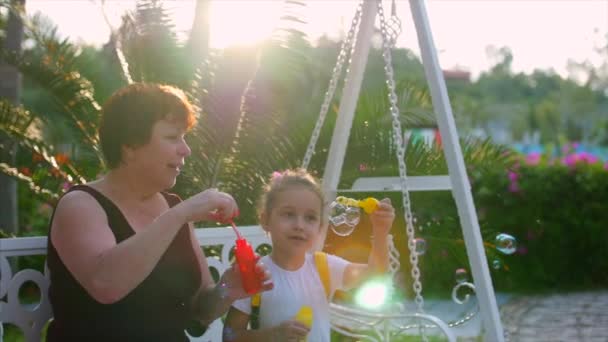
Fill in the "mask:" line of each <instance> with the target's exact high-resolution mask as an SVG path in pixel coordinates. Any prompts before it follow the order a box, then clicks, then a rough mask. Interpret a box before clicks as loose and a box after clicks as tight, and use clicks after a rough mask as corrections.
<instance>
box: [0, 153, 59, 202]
mask: <svg viewBox="0 0 608 342" xmlns="http://www.w3.org/2000/svg"><path fill="white" fill-rule="evenodd" d="M0 173H3V174H5V175H7V176H9V177H11V178H13V179H16V180H18V181H20V182H21V183H23V184H25V185H27V186H28V188H29V189H30V190H31V191H32V192H33V193H34V194H35V195H36V196H38V197H40V198H42V199H44V200H46V201H48V202H54V201H56V200H57V199H59V196H60V195H59V194H58V193H57V192H55V191H53V190H51V189H47V188H43V187H40V186H39V185H38V183H37V182H34V180H33V179H32V178H31V177H28V176H26V175H24V174H23V173H21V172H19V171H18V170H17V169H16V168H14V167H11V166H9V165H8V164H6V163H0Z"/></svg>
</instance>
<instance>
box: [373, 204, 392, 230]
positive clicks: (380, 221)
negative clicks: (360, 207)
mask: <svg viewBox="0 0 608 342" xmlns="http://www.w3.org/2000/svg"><path fill="white" fill-rule="evenodd" d="M369 218H370V221H371V222H372V230H373V233H374V235H380V236H385V235H388V232H389V231H390V230H391V227H392V226H393V222H394V221H395V208H393V205H392V204H391V200H390V199H389V198H384V199H382V200H381V201H380V202H378V207H377V208H376V210H374V212H373V213H371V214H370V216H369Z"/></svg>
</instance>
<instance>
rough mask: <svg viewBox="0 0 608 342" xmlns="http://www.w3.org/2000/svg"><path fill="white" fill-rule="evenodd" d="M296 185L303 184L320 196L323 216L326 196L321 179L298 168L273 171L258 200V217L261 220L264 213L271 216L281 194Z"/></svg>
mask: <svg viewBox="0 0 608 342" xmlns="http://www.w3.org/2000/svg"><path fill="white" fill-rule="evenodd" d="M294 186H303V187H305V188H307V189H309V190H310V191H312V192H314V193H315V194H316V195H317V196H318V197H319V205H320V214H321V217H324V215H323V214H324V211H325V196H324V195H323V190H322V189H321V186H320V183H319V181H318V180H317V179H316V178H315V177H314V176H313V175H311V174H310V173H309V172H308V171H306V170H305V169H301V168H298V169H294V170H286V171H283V172H274V173H273V175H272V176H271V177H270V179H269V180H268V183H266V186H264V191H263V193H262V196H261V197H260V200H259V201H258V218H259V219H260V220H261V218H262V214H266V216H269V215H270V212H271V211H272V209H273V208H274V207H275V204H276V201H277V197H278V196H279V194H280V193H281V192H282V191H285V190H287V189H290V188H292V187H294Z"/></svg>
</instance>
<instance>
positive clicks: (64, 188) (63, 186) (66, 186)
mask: <svg viewBox="0 0 608 342" xmlns="http://www.w3.org/2000/svg"><path fill="white" fill-rule="evenodd" d="M71 187H72V183H70V182H64V183H63V184H62V185H61V188H62V189H63V191H68V190H70V188H71Z"/></svg>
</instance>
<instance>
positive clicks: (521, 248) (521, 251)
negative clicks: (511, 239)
mask: <svg viewBox="0 0 608 342" xmlns="http://www.w3.org/2000/svg"><path fill="white" fill-rule="evenodd" d="M516 253H517V254H519V255H526V254H528V248H527V247H526V246H523V245H520V246H519V247H517V251H516Z"/></svg>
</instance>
